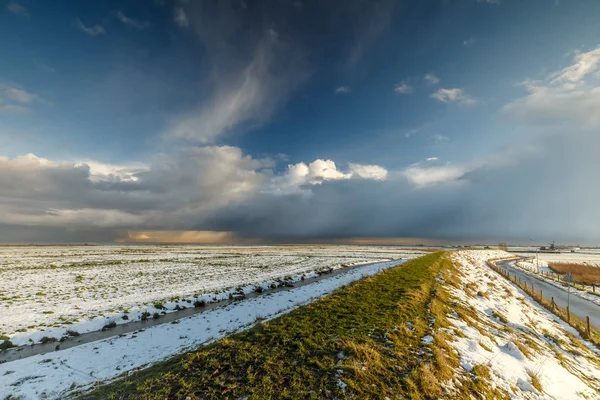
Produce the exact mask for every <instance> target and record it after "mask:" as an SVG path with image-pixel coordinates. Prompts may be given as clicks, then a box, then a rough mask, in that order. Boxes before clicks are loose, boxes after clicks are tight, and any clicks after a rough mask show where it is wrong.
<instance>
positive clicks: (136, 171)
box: [0, 0, 600, 242]
mask: <svg viewBox="0 0 600 400" xmlns="http://www.w3.org/2000/svg"><path fill="white" fill-rule="evenodd" d="M0 7H1V8H0V54H2V55H4V56H3V57H1V58H0V157H4V158H3V159H2V164H3V165H2V167H1V168H0V176H2V174H4V177H3V178H0V182H9V183H10V184H7V185H5V188H4V189H0V190H1V191H3V192H0V195H1V196H0V227H4V229H1V228H0V240H3V241H22V240H31V241H47V240H50V239H49V237H55V238H56V237H58V238H59V239H58V240H65V241H69V240H74V239H73V237H75V238H77V237H85V239H86V240H88V241H94V240H98V241H106V240H108V241H110V240H122V239H123V237H125V238H133V239H135V238H136V237H138V236H152V235H149V234H146V233H143V232H156V231H159V230H161V229H167V230H168V231H169V232H179V231H190V230H191V231H226V232H230V233H231V234H232V235H234V236H236V237H261V238H265V237H268V238H284V239H285V240H307V239H311V238H337V237H361V236H374V237H410V238H413V237H418V238H426V239H431V240H440V241H461V240H463V241H467V240H468V241H472V240H478V239H481V240H482V241H483V240H496V239H504V238H506V239H512V240H526V239H527V238H529V237H530V236H533V237H540V241H542V240H548V239H551V238H555V237H556V238H557V239H561V240H565V241H567V240H570V241H582V242H586V241H587V242H594V241H595V240H598V239H600V236H599V235H598V234H597V233H595V230H594V229H593V227H592V225H593V224H591V222H590V221H589V220H585V221H583V222H575V221H577V220H578V218H579V216H580V215H582V213H586V212H591V211H593V210H591V209H590V210H587V209H585V210H584V207H588V206H589V205H588V203H587V202H585V204H580V202H579V201H573V200H570V199H559V200H550V199H548V197H549V194H550V193H556V192H557V191H560V190H561V189H560V188H561V187H565V186H569V187H571V186H572V189H573V190H575V191H581V192H582V193H586V195H588V196H589V195H590V194H589V193H588V192H587V190H589V189H587V186H586V183H585V180H581V181H580V180H579V179H578V178H573V176H577V177H581V176H582V175H584V176H585V175H589V176H591V175H590V173H591V171H593V170H594V168H595V167H599V166H600V165H597V164H594V158H593V156H591V155H590V158H589V160H588V159H587V158H586V157H585V156H582V154H585V152H586V151H587V149H589V147H590V146H589V145H590V143H594V144H595V143H596V138H597V123H598V121H597V118H595V117H594V116H593V115H594V111H596V110H598V108H597V105H598V104H599V103H597V102H596V101H597V100H596V99H597V97H596V95H597V94H596V92H595V90H594V89H595V88H596V85H597V78H598V72H597V71H596V69H597V65H598V59H599V58H600V56H599V55H598V54H597V53H598V51H597V49H598V46H599V45H600V26H599V25H598V24H597V16H598V15H600V3H598V2H597V1H585V0H582V1H577V2H570V1H569V2H567V1H558V0H557V1H551V0H531V1H527V2H523V1H510V0H502V1H491V0H488V1H484V0H479V1H478V0H462V1H458V0H457V1H433V0H431V1H392V0H379V1H359V0H353V1H348V2H322V1H300V0H294V1H291V0H290V1H277V2H275V1H273V2H269V1H267V2H259V1H250V0H247V1H241V0H240V1H226V2H216V1H192V0H188V1H183V0H154V1H145V2H139V1H116V0H115V1H86V2H81V1H53V2H51V3H50V2H43V1H33V0H19V1H8V2H7V1H4V2H2V3H0ZM569 68H571V69H569ZM573 71H575V72H573ZM577 71H579V72H577ZM565 99H567V100H568V99H571V100H572V101H565ZM570 107H575V109H570ZM574 138H575V139H574ZM563 142H564V143H563ZM559 143H561V145H560V146H559ZM578 146H580V147H581V148H580V147H578ZM571 148H572V149H571ZM566 149H571V150H570V151H571V153H569V154H573V157H574V158H573V159H572V160H568V159H565V161H564V164H563V161H561V162H560V163H559V165H558V166H557V165H556V161H554V162H553V165H552V167H550V168H557V171H555V173H554V175H553V176H554V178H553V179H548V178H543V177H544V176H546V175H547V174H546V173H545V171H546V169H545V168H546V166H547V163H548V162H550V161H551V160H556V159H557V155H559V156H560V157H563V156H562V154H567V153H568V151H567V150H566ZM579 150H581V151H582V152H579ZM498 160H501V161H498ZM311 163H313V164H311ZM333 163H335V164H333ZM304 167H306V168H304ZM511 169H514V170H511ZM572 169H574V170H572ZM19 174H23V176H24V177H25V179H24V180H23V182H22V185H21V186H19V185H16V184H15V181H18V180H19V178H18V177H19ZM63 174H64V175H65V176H63ZM515 174H516V175H517V176H518V177H519V178H515ZM473 177H476V178H477V179H474V178H473ZM561 179H564V180H565V182H562V183H559V181H560V180H561ZM40 182H43V185H42V186H43V188H40ZM66 182H68V184H67V183H66ZM493 184H495V186H494V185H493ZM65 185H66V186H65ZM486 185H489V186H486ZM580 185H581V186H580ZM491 186H494V188H496V189H497V188H498V187H500V186H504V187H505V188H507V189H506V190H508V191H509V192H511V193H514V192H515V191H521V190H528V191H531V192H532V193H537V195H538V196H540V197H541V198H544V199H546V200H544V201H543V202H542V203H543V204H542V205H539V204H536V203H535V202H533V201H532V200H531V199H525V200H521V201H519V202H516V201H514V199H503V201H502V202H499V200H498V197H500V196H502V195H500V194H498V195H497V196H496V195H494V197H490V198H485V197H483V198H479V196H480V193H481V192H482V191H485V192H487V193H489V194H490V196H491V193H495V189H492V188H491ZM40 192H41V193H43V194H44V196H43V199H41V198H40V199H39V200H36V201H33V200H32V201H31V203H29V202H28V201H25V200H30V199H32V197H33V198H35V195H34V194H35V193H40ZM208 192H210V193H208ZM370 192H371V193H379V192H381V193H382V196H385V199H387V200H385V201H384V200H381V199H372V198H371V199H369V198H368V196H365V193H367V194H368V193H370ZM596 194H597V193H596V192H593V193H591V197H592V198H594V196H596ZM176 196H178V197H176ZM344 196H348V197H347V198H349V199H351V201H354V202H356V203H353V204H346V200H344V198H345V197H344ZM374 196H375V197H377V195H374ZM440 196H445V197H443V199H442V198H440ZM393 199H399V200H400V201H401V202H402V207H401V208H402V209H401V210H400V209H396V210H395V209H394V207H393V204H394V202H393ZM435 199H437V200H435ZM473 199H475V200H473ZM22 201H24V203H23V202H22ZM553 201H556V202H557V204H558V205H564V204H567V205H568V207H565V210H564V212H561V213H558V214H560V216H556V217H552V218H550V220H549V221H547V222H544V223H543V224H542V225H543V226H540V227H539V229H536V228H535V226H534V225H533V224H528V225H527V226H524V225H523V224H524V223H523V221H524V218H525V219H526V218H529V217H525V216H531V218H532V219H533V220H536V221H537V220H539V219H540V218H543V219H544V220H545V221H546V220H547V219H548V218H545V217H547V216H548V215H555V214H557V213H555V212H553V211H552V210H554V208H553V207H554V206H555V205H553V204H552V202H553ZM565 201H566V202H567V203H565ZM338 202H340V203H338ZM496 202H498V204H496ZM17 203H19V205H18V206H17V205H16V204H17ZM267 205H268V206H267ZM498 207H500V208H506V210H504V212H506V213H507V214H510V215H512V216H514V218H515V221H514V224H510V222H511V221H504V220H498V219H497V217H496V215H495V214H496V213H494V212H492V211H490V210H494V209H498ZM590 207H591V206H590ZM332 210H336V212H337V211H339V215H333V216H332V215H331V213H332ZM365 210H381V212H380V213H375V214H373V211H370V212H366V211H365ZM357 213H358V214H361V218H359V219H356V220H354V219H352V218H350V217H349V215H355V214H357ZM321 214H322V215H326V216H327V218H326V221H327V223H326V224H324V223H323V218H324V217H323V216H322V217H320V218H319V217H317V216H319V215H321ZM334 214H336V213H334ZM438 214H440V215H443V216H444V217H443V218H440V217H439V215H438ZM433 216H437V217H435V218H438V219H441V220H440V221H439V222H437V223H436V222H435V218H434V217H433ZM450 216H452V217H450ZM315 218H316V219H315ZM446 220H447V221H446ZM165 221H169V222H168V223H167V222H165ZM281 221H287V223H286V224H285V226H284V225H282V223H281ZM349 221H352V222H353V223H354V224H353V225H352V226H351V227H349V226H348V223H349ZM565 221H569V223H568V229H564V228H565ZM592 222H593V221H592ZM481 223H483V226H482V225H481ZM582 223H583V225H581V224H582ZM508 225H510V226H508ZM588 225H589V226H588ZM34 231H37V232H41V233H39V234H37V233H32V232H34ZM9 232H17V233H15V234H14V235H15V236H14V237H13V236H11V233H9ZM49 232H51V233H49ZM82 232H85V235H84V234H83V233H82ZM140 232H141V233H140ZM61 235H62V236H61ZM82 235H83V236H82ZM63 237H64V239H61V238H63ZM161 237H162V236H161ZM203 237H204V236H203ZM133 239H132V240H133Z"/></svg>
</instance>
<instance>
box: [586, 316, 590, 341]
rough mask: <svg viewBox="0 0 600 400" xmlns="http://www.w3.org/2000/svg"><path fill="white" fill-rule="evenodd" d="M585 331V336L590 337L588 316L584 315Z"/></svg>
mask: <svg viewBox="0 0 600 400" xmlns="http://www.w3.org/2000/svg"><path fill="white" fill-rule="evenodd" d="M585 327H586V329H585V332H586V333H587V336H588V337H590V336H591V332H590V316H589V315H588V316H586V317H585Z"/></svg>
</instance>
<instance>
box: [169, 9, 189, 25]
mask: <svg viewBox="0 0 600 400" xmlns="http://www.w3.org/2000/svg"><path fill="white" fill-rule="evenodd" d="M173 20H174V21H175V23H176V24H177V25H179V26H180V27H181V28H187V27H188V26H190V21H189V19H188V17H187V14H186V13H185V11H184V10H183V8H181V7H177V8H175V9H174V10H173Z"/></svg>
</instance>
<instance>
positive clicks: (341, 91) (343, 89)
mask: <svg viewBox="0 0 600 400" xmlns="http://www.w3.org/2000/svg"><path fill="white" fill-rule="evenodd" d="M334 92H335V93H336V94H347V93H350V88H349V87H348V86H338V87H336V88H335V91H334Z"/></svg>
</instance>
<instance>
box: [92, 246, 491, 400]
mask: <svg viewBox="0 0 600 400" xmlns="http://www.w3.org/2000/svg"><path fill="white" fill-rule="evenodd" d="M452 269H453V267H452V264H451V261H450V260H449V257H448V255H447V254H446V253H443V252H438V253H434V254H430V255H426V256H423V257H420V258H418V259H414V260H411V261H408V262H406V263H405V264H403V265H400V266H398V267H394V268H391V269H389V270H386V271H383V272H381V273H379V274H377V275H376V276H374V277H369V278H365V279H363V280H360V281H358V282H355V283H353V284H351V285H348V286H346V287H344V288H341V289H339V290H337V291H336V292H334V293H333V294H331V295H330V296H327V297H325V298H323V299H320V300H318V301H316V302H314V303H312V304H310V305H307V306H304V307H301V308H298V309H296V310H294V311H292V312H290V313H288V314H286V315H284V316H282V317H279V318H276V319H274V320H271V321H269V322H264V323H261V324H257V325H256V326H255V327H253V328H251V329H249V330H247V331H244V332H241V333H238V334H234V335H232V336H229V337H227V338H223V339H221V340H218V341H216V342H214V343H212V344H210V345H207V346H202V347H200V348H199V349H198V350H196V351H194V352H191V353H187V354H184V355H181V356H178V357H175V358H173V359H171V360H169V361H166V362H163V363H160V364H157V365H154V366H152V367H150V368H148V369H146V370H143V371H140V372H137V373H134V374H132V375H130V376H127V377H124V378H122V379H121V380H118V381H116V382H114V383H112V384H109V385H107V386H103V387H99V388H96V389H95V390H94V391H93V392H92V393H88V394H85V395H83V396H82V397H81V398H85V399H88V398H89V399H187V398H189V399H240V398H247V399H322V398H329V399H340V398H341V399H343V398H353V399H384V398H389V399H398V398H407V397H408V398H411V399H433V398H440V397H441V398H444V397H447V398H465V399H466V398H469V397H470V395H471V394H475V393H479V394H480V395H484V396H486V397H487V398H493V397H496V396H497V393H487V392H488V390H489V389H488V388H487V386H488V385H487V384H486V382H485V381H486V380H485V376H482V377H481V379H480V378H479V377H478V376H477V374H476V371H474V373H475V375H472V376H466V379H464V378H465V377H462V378H460V380H461V383H460V384H458V385H453V386H454V387H458V389H455V391H454V392H453V393H452V395H450V394H448V393H446V392H445V391H444V390H443V388H442V384H441V382H446V381H449V380H452V379H454V380H458V379H459V378H457V377H456V376H455V369H456V368H457V367H458V356H457V355H456V353H454V352H453V351H452V350H451V349H450V347H449V346H448V344H447V342H448V341H450V340H452V339H451V337H450V336H449V335H448V334H447V333H445V330H444V329H440V328H445V327H448V325H449V324H448V323H447V321H446V315H447V313H449V312H451V311H453V309H451V308H450V304H448V303H449V302H450V301H449V298H448V294H447V293H446V291H445V290H444V288H443V287H442V286H441V285H439V284H438V282H437V281H436V279H435V278H436V277H438V276H443V277H444V278H445V279H452V276H454V277H456V274H454V275H453V274H452V272H449V271H451V270H452ZM427 335H432V336H433V337H434V342H433V343H432V344H429V345H426V344H424V341H423V338H424V337H425V336H427ZM148 351H152V350H151V349H148ZM484 372H485V371H484ZM478 398H480V397H479V396H478Z"/></svg>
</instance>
